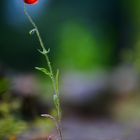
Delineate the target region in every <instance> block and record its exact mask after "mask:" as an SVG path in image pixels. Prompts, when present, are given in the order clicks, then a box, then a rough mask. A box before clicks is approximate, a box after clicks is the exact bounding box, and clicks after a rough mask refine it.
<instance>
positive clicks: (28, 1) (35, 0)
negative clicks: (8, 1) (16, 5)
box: [24, 0, 39, 4]
mask: <svg viewBox="0 0 140 140" xmlns="http://www.w3.org/2000/svg"><path fill="white" fill-rule="evenodd" d="M38 1H39V0H24V2H25V3H26V4H37V3H38Z"/></svg>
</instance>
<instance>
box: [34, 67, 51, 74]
mask: <svg viewBox="0 0 140 140" xmlns="http://www.w3.org/2000/svg"><path fill="white" fill-rule="evenodd" d="M35 69H36V70H39V71H41V72H43V73H44V74H46V75H49V76H51V74H50V72H49V71H48V70H47V69H45V68H40V67H35Z"/></svg>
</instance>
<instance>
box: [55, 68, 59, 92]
mask: <svg viewBox="0 0 140 140" xmlns="http://www.w3.org/2000/svg"><path fill="white" fill-rule="evenodd" d="M55 80H56V90H57V92H59V69H57V72H56V77H55Z"/></svg>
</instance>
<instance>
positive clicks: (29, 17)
mask: <svg viewBox="0 0 140 140" xmlns="http://www.w3.org/2000/svg"><path fill="white" fill-rule="evenodd" d="M24 13H25V15H26V16H27V18H28V20H29V22H30V23H31V25H32V26H33V27H34V29H33V30H32V31H35V32H36V35H37V37H38V40H39V43H40V46H41V49H42V51H40V50H39V52H41V54H43V55H44V57H45V60H46V62H47V66H48V71H49V77H50V79H51V82H52V86H53V90H54V96H55V97H57V101H56V102H55V101H54V104H55V107H56V111H57V120H56V119H55V118H54V117H53V119H52V120H55V122H57V125H56V127H57V130H58V133H59V135H60V138H61V140H62V132H61V127H60V122H61V107H60V98H59V89H58V81H57V79H56V78H55V74H54V72H53V69H52V65H51V62H50V59H49V56H48V53H49V49H48V51H47V50H46V49H45V45H44V43H43V41H42V38H41V35H40V32H39V30H38V27H37V26H36V24H35V22H34V21H33V19H32V17H31V16H30V15H29V13H28V12H27V9H26V4H24ZM51 117H52V116H51Z"/></svg>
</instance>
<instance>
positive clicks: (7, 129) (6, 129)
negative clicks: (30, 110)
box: [0, 116, 27, 140]
mask: <svg viewBox="0 0 140 140" xmlns="http://www.w3.org/2000/svg"><path fill="white" fill-rule="evenodd" d="M0 128H1V129H0V139H1V140H3V139H5V138H10V137H12V136H17V135H19V134H21V133H23V131H25V130H26V129H27V125H26V123H25V122H22V121H18V120H17V119H15V118H13V117H12V116H8V117H6V118H3V119H0Z"/></svg>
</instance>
